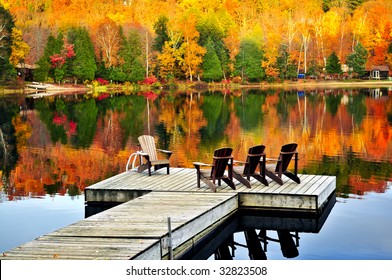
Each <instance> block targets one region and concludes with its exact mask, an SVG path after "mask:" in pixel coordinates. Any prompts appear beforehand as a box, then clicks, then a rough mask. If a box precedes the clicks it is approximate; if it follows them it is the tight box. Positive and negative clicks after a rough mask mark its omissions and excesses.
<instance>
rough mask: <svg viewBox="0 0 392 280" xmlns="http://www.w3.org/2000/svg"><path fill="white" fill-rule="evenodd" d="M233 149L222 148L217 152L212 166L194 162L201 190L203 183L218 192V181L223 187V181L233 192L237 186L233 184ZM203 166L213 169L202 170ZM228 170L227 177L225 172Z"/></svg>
mask: <svg viewBox="0 0 392 280" xmlns="http://www.w3.org/2000/svg"><path fill="white" fill-rule="evenodd" d="M232 151H233V149H232V148H220V149H217V150H215V152H214V156H213V160H212V164H206V163H202V162H193V165H194V166H195V168H196V172H197V187H199V188H200V181H203V182H204V183H205V184H206V185H207V186H209V187H210V189H211V190H212V191H213V192H216V184H215V183H216V180H218V185H219V186H220V185H221V180H223V181H224V182H225V183H226V184H228V185H229V186H230V187H231V188H232V189H233V190H235V185H234V182H233V156H232V155H231V153H232ZM202 166H208V167H211V168H208V169H202V168H201V167H202ZM226 169H227V175H226V174H225V171H226Z"/></svg>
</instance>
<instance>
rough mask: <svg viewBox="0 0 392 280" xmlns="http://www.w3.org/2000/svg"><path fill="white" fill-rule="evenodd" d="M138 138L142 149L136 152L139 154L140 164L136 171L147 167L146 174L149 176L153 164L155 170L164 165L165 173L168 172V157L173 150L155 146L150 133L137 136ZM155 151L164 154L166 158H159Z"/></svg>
mask: <svg viewBox="0 0 392 280" xmlns="http://www.w3.org/2000/svg"><path fill="white" fill-rule="evenodd" d="M138 140H139V143H140V146H141V149H142V150H141V151H138V152H137V154H138V155H139V156H140V166H139V167H138V170H137V171H138V172H142V171H144V170H146V169H148V176H151V167H152V166H154V170H155V171H157V170H158V169H161V168H164V167H166V168H167V174H169V172H170V171H169V166H170V162H169V158H170V156H171V154H172V153H173V152H172V151H167V150H161V149H157V148H156V147H155V140H154V137H152V136H150V135H142V136H140V137H139V138H138ZM157 151H159V152H162V153H164V154H166V159H159V158H158V153H157Z"/></svg>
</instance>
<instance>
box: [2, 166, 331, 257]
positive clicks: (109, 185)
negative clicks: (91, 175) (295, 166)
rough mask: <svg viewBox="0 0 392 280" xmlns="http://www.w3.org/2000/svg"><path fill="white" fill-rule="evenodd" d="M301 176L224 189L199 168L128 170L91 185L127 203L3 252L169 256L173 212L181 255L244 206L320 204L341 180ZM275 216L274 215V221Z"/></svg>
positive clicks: (104, 198)
mask: <svg viewBox="0 0 392 280" xmlns="http://www.w3.org/2000/svg"><path fill="white" fill-rule="evenodd" d="M299 177H300V179H301V183H300V184H297V183H295V182H293V181H291V180H290V179H288V178H286V177H285V176H283V181H284V184H283V185H282V186H281V185H279V184H277V183H276V182H273V181H269V186H265V185H264V184H262V183H260V182H259V181H257V180H255V179H253V178H252V179H251V188H250V189H249V188H247V187H246V186H244V185H243V184H241V183H239V182H237V181H235V186H236V190H233V189H232V188H231V187H229V186H228V185H226V184H225V183H224V182H222V185H221V186H218V187H217V192H216V193H214V192H211V190H210V189H209V187H208V186H207V185H204V184H203V183H202V184H201V186H200V188H198V187H197V181H196V170H195V169H189V168H171V169H170V175H167V174H166V171H165V170H158V171H155V172H154V173H153V174H152V176H148V174H144V173H137V172H133V171H127V172H123V173H121V174H118V175H116V176H114V177H112V178H109V179H106V180H104V181H101V182H99V183H96V184H94V185H92V186H90V187H88V188H86V189H85V198H86V201H87V203H89V202H90V203H92V202H93V203H99V202H113V203H119V202H121V203H122V204H121V205H119V206H116V207H113V208H111V209H109V210H106V211H104V212H101V213H98V214H96V215H93V216H91V217H89V218H86V219H84V220H82V221H79V222H76V223H74V224H72V225H70V226H67V227H64V228H62V229H59V230H57V231H55V232H52V233H50V234H47V235H44V236H42V237H40V238H37V239H36V240H34V241H32V242H29V243H27V244H24V245H22V246H19V247H17V248H15V249H12V250H10V251H9V252H5V253H4V255H3V256H2V257H0V259H56V258H59V259H163V258H167V253H168V248H167V246H166V244H167V236H168V229H167V228H168V226H167V218H168V217H170V218H171V221H172V224H171V228H172V237H173V245H174V247H175V248H174V251H175V255H180V254H182V253H183V252H185V251H186V250H187V248H190V247H192V246H193V244H194V242H197V240H199V239H201V238H202V237H203V236H205V235H207V234H208V233H209V232H210V231H211V230H212V229H214V228H217V227H218V225H220V224H221V223H222V222H223V221H225V220H226V219H228V218H229V217H230V215H231V214H232V213H234V212H235V211H237V210H238V209H239V208H246V207H249V208H256V209H257V208H261V209H265V208H270V209H280V210H284V209H286V210H294V211H309V212H314V213H316V212H318V211H319V209H320V208H321V207H323V206H324V203H325V202H326V201H327V200H328V198H329V197H330V195H331V194H332V193H333V192H334V190H335V188H336V178H335V177H333V176H319V175H304V174H302V175H299ZM271 222H273V221H271Z"/></svg>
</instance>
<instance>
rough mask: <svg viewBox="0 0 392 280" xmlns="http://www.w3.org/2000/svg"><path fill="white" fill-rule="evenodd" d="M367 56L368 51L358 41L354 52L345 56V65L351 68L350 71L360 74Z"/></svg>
mask: <svg viewBox="0 0 392 280" xmlns="http://www.w3.org/2000/svg"><path fill="white" fill-rule="evenodd" d="M367 57H368V51H367V50H366V49H365V47H364V46H363V45H362V44H361V43H358V44H357V45H356V46H355V48H354V52H353V53H351V54H350V55H349V56H348V57H347V65H348V67H350V68H352V72H354V73H356V74H358V75H359V76H362V75H363V74H364V73H365V66H366V62H367Z"/></svg>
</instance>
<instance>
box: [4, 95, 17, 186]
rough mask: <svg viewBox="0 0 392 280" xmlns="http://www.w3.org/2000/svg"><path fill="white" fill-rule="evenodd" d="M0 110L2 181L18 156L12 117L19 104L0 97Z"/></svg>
mask: <svg viewBox="0 0 392 280" xmlns="http://www.w3.org/2000/svg"><path fill="white" fill-rule="evenodd" d="M0 112H1V114H0V170H1V171H2V173H3V178H2V179H3V181H4V179H5V178H8V176H9V174H10V172H11V171H12V170H13V169H14V168H15V165H16V163H17V161H18V158H19V155H18V151H17V146H16V141H17V139H16V136H15V127H14V125H13V123H12V119H13V118H14V117H15V116H16V115H17V114H18V113H19V106H18V104H17V103H16V102H13V101H11V100H8V99H5V98H1V99H0Z"/></svg>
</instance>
